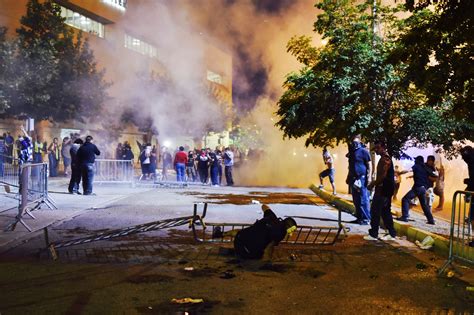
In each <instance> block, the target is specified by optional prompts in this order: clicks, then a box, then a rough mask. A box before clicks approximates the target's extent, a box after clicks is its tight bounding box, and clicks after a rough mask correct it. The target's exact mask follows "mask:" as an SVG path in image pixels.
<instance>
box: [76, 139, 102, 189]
mask: <svg viewBox="0 0 474 315" xmlns="http://www.w3.org/2000/svg"><path fill="white" fill-rule="evenodd" d="M92 141H93V138H92V136H87V137H86V142H85V143H84V144H83V145H82V146H81V147H80V148H79V150H78V151H77V159H78V161H79V164H80V165H81V174H82V188H83V193H84V195H92V183H93V181H94V162H95V156H96V155H100V151H99V149H98V148H97V147H96V145H95V144H93V143H92Z"/></svg>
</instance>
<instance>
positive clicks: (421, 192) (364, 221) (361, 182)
mask: <svg viewBox="0 0 474 315" xmlns="http://www.w3.org/2000/svg"><path fill="white" fill-rule="evenodd" d="M349 147H350V149H349V153H348V154H347V155H346V157H347V158H348V160H349V172H348V176H347V179H346V183H347V184H348V185H349V187H350V191H351V194H352V199H353V203H354V206H355V210H356V212H355V216H356V219H355V220H354V221H353V222H352V223H357V224H361V225H368V224H370V225H371V227H370V229H369V235H367V236H366V237H365V239H367V240H376V239H378V230H379V224H380V218H382V220H383V221H384V225H385V227H386V228H387V230H388V232H389V233H388V234H387V235H385V236H382V237H381V239H385V240H392V239H394V238H395V236H396V232H395V229H394V227H393V217H392V214H391V203H392V199H396V195H397V192H398V189H399V187H400V183H401V175H403V174H406V173H412V175H411V176H409V178H413V186H412V188H411V189H410V190H409V191H408V192H407V193H406V194H405V196H404V197H403V198H402V214H401V216H399V217H397V218H395V220H398V221H404V222H407V221H409V211H410V207H411V206H412V205H413V204H414V200H415V199H418V201H419V204H420V206H421V208H422V210H423V213H424V215H425V217H426V220H427V222H426V223H427V224H431V225H434V224H435V220H434V218H433V214H432V212H433V211H432V206H433V200H434V195H438V196H439V197H440V199H439V204H438V206H437V207H436V208H435V211H436V210H438V211H439V210H442V208H443V205H444V167H443V165H442V163H440V164H439V166H438V167H436V165H435V157H434V156H432V155H430V156H428V158H427V161H426V163H425V161H424V158H423V156H417V157H416V158H415V164H414V165H413V166H412V169H411V170H409V171H408V170H399V169H398V167H396V166H395V167H394V163H393V161H392V157H391V156H390V155H389V153H388V151H387V148H386V144H385V143H384V142H383V141H378V142H375V143H374V144H373V150H374V152H375V153H376V154H377V155H379V156H380V159H379V162H378V164H377V168H376V172H375V174H376V177H375V178H372V176H371V175H372V174H373V172H372V167H371V155H370V153H369V150H368V149H367V147H366V146H365V145H364V144H363V143H362V142H361V137H360V135H356V136H354V137H353V139H352V142H351V143H350V146H349ZM469 148H470V147H467V149H465V150H464V151H461V155H462V156H463V159H464V160H465V161H467V160H469V159H471V160H469V161H471V162H470V163H471V164H474V150H471V151H469ZM468 151H469V152H471V153H470V154H467V153H463V152H468ZM465 156H470V158H466V157H465ZM323 161H324V163H325V164H326V166H327V169H326V170H324V171H323V172H321V173H320V174H319V177H320V181H321V185H320V188H323V187H324V186H323V179H324V178H325V177H329V181H330V183H331V186H332V190H333V193H334V194H336V189H335V183H334V174H335V170H334V166H333V163H334V162H333V159H332V157H331V155H330V153H329V152H328V151H327V150H326V149H324V150H323ZM467 163H468V166H469V165H470V164H469V162H467ZM469 167H470V168H473V172H474V165H472V166H469ZM470 175H471V174H470ZM470 177H471V176H470ZM371 179H372V180H371ZM469 183H471V182H470V181H467V184H469ZM467 189H468V190H474V184H473V185H472V186H469V185H468V188H467ZM371 192H373V195H372V202H371V201H370V196H371ZM471 213H472V211H471ZM473 217H474V214H473ZM473 227H474V226H473ZM473 245H474V243H473Z"/></svg>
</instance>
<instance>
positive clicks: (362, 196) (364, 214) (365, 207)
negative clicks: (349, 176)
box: [352, 176, 370, 221]
mask: <svg viewBox="0 0 474 315" xmlns="http://www.w3.org/2000/svg"><path fill="white" fill-rule="evenodd" d="M359 179H360V182H361V187H360V189H356V188H354V187H352V200H353V201H354V206H355V209H356V214H355V216H356V218H357V220H359V221H370V208H369V204H370V202H369V191H368V190H367V178H366V177H365V176H361V177H360V178H359Z"/></svg>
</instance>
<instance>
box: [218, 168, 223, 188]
mask: <svg viewBox="0 0 474 315" xmlns="http://www.w3.org/2000/svg"><path fill="white" fill-rule="evenodd" d="M217 176H218V177H219V185H220V184H222V166H221V165H219V166H218V167H217Z"/></svg>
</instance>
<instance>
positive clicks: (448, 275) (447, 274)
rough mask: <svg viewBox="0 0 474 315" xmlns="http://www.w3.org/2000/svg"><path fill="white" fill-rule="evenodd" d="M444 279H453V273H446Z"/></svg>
mask: <svg viewBox="0 0 474 315" xmlns="http://www.w3.org/2000/svg"><path fill="white" fill-rule="evenodd" d="M446 277H448V278H452V277H454V272H452V271H448V272H447V273H446Z"/></svg>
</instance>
